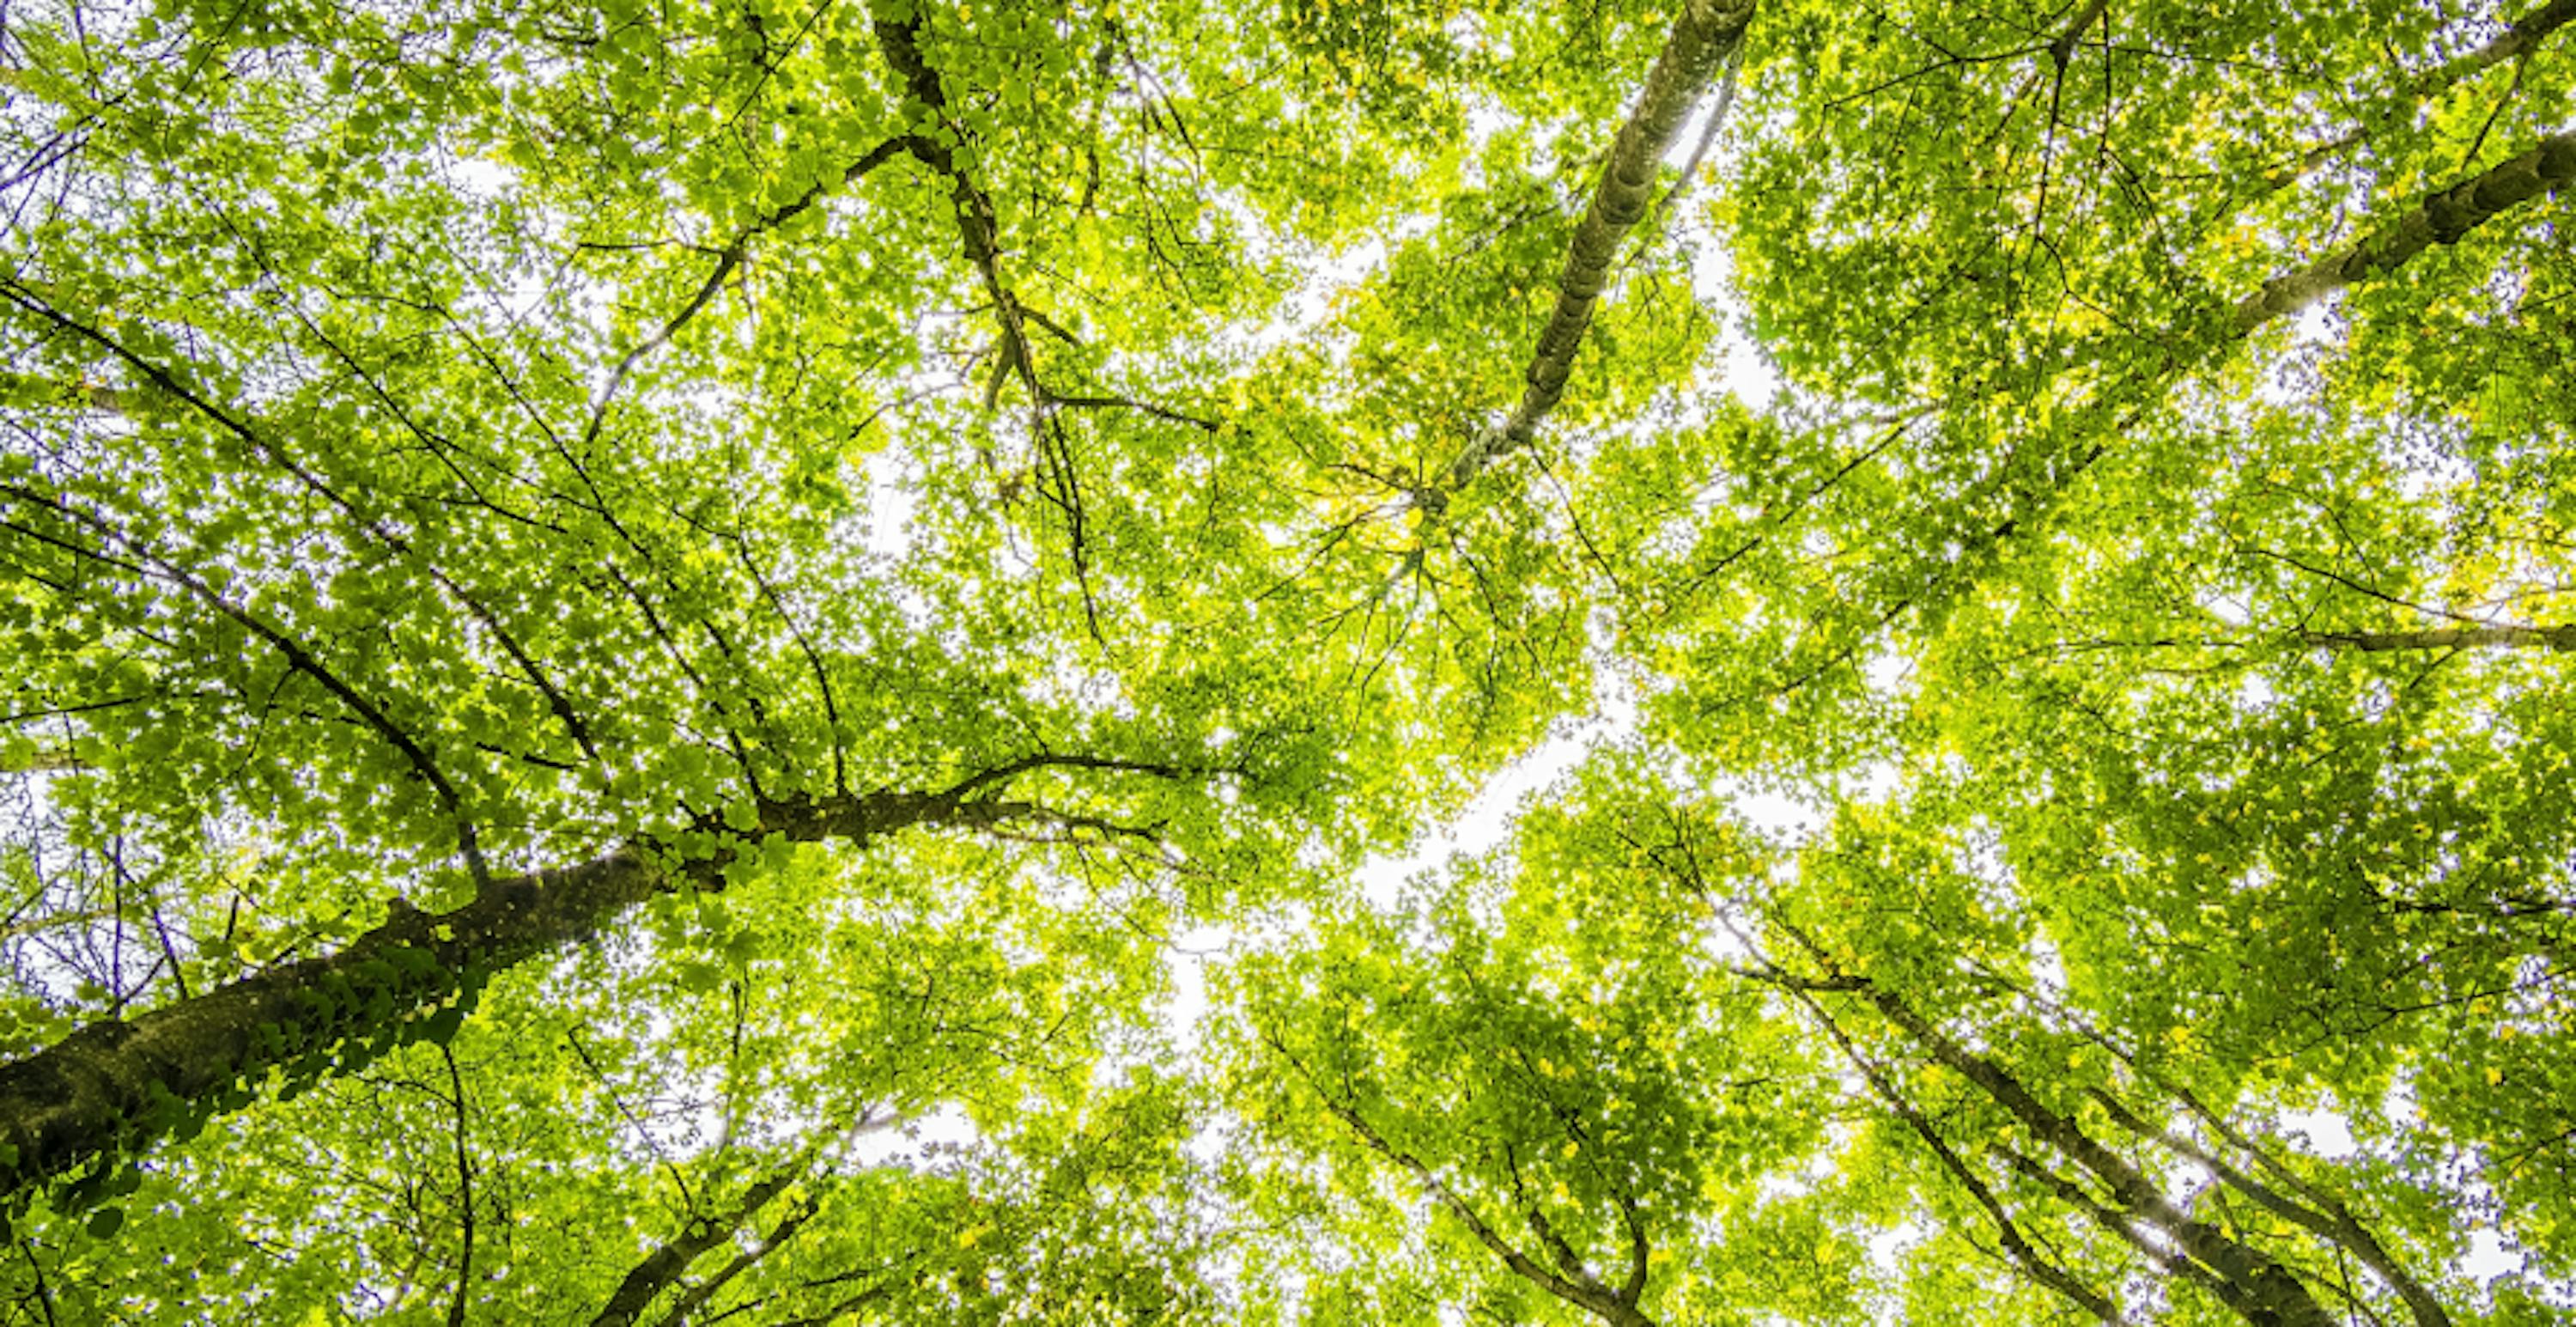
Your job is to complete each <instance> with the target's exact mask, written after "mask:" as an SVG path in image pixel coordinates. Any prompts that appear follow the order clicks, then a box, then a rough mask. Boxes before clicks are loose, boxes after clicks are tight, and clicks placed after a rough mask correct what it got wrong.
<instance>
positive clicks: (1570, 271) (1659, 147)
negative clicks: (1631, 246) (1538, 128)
mask: <svg viewBox="0 0 2576 1327" xmlns="http://www.w3.org/2000/svg"><path fill="white" fill-rule="evenodd" d="M1753 8H1754V7H1753V4H1752V0H1685V3H1684V4H1683V5H1682V14H1681V18H1680V19H1679V20H1678V21H1676V22H1675V23H1674V24H1673V32H1672V36H1671V37H1670V38H1668V39H1667V40H1666V41H1665V43H1664V50H1663V54H1661V55H1659V56H1657V57H1656V58H1655V67H1654V69H1653V70H1652V71H1650V72H1649V73H1648V74H1647V75H1646V87H1645V91H1643V92H1642V93H1640V94H1638V97H1637V108H1636V109H1635V110H1634V111H1632V112H1630V114H1629V116H1628V120H1627V123H1625V124H1622V125H1620V126H1619V136H1618V139H1617V140H1616V141H1615V142H1614V143H1613V144H1612V145H1611V148H1610V163H1609V165H1608V166H1606V167H1604V168H1603V169H1602V172H1601V183H1600V184H1599V185H1598V186H1597V187H1596V188H1595V189H1594V190H1593V193H1592V205H1591V207H1590V208H1588V209H1587V210H1586V211H1585V212H1584V214H1583V220H1582V222H1581V224H1579V225H1577V226H1576V227H1575V231H1574V243H1573V245H1572V247H1571V248H1570V249H1569V250H1568V251H1567V253H1566V255H1565V271H1564V272H1563V274H1562V275H1560V276H1558V277H1557V280H1556V308H1555V309H1554V310H1553V311H1551V312H1550V313H1549V314H1548V319H1547V326H1546V328H1544V329H1543V330H1541V331H1540V332H1539V337H1538V347H1537V349H1536V351H1535V352H1533V353H1532V354H1531V356H1530V365H1529V370H1528V373H1527V374H1526V375H1525V378H1526V381H1525V383H1524V386H1523V388H1522V391H1521V400H1520V405H1519V407H1518V408H1517V409H1515V410H1513V411H1512V415H1511V418H1510V419H1509V420H1507V421H1505V422H1504V424H1503V426H1502V427H1501V428H1498V429H1496V430H1494V431H1493V432H1491V433H1489V434H1486V435H1485V436H1483V437H1481V438H1478V439H1476V440H1475V442H1473V443H1472V444H1470V445H1469V446H1468V448H1467V450H1466V451H1465V452H1464V453H1462V454H1461V455H1460V456H1459V457H1458V459H1457V460H1456V461H1455V462H1454V463H1452V464H1451V465H1450V467H1449V474H1448V476H1447V478H1446V480H1445V481H1444V483H1443V484H1442V491H1443V492H1455V491H1456V490H1458V489H1460V488H1464V487H1465V486H1466V485H1468V484H1469V483H1471V482H1473V481H1474V480H1475V478H1476V476H1477V475H1479V474H1482V473H1483V472H1484V470H1485V468H1486V467H1488V466H1490V465H1492V464H1493V463H1494V462H1496V461H1498V460H1500V459H1502V458H1503V457H1505V456H1508V455H1510V454H1511V453H1512V452H1514V451H1517V450H1519V449H1521V448H1523V447H1526V446H1528V445H1529V443H1530V440H1531V439H1532V438H1533V437H1535V436H1536V435H1537V433H1538V426H1539V424H1540V422H1541V421H1543V420H1545V419H1546V418H1547V416H1548V413H1549V412H1550V411H1552V410H1554V409H1556V405H1557V402H1559V401H1561V400H1563V399H1564V398H1565V381H1566V379H1567V378H1568V377H1570V376H1571V375H1572V374H1573V372H1574V353H1575V351H1576V350H1578V349H1580V348H1581V347H1582V345H1583V334H1584V332H1585V330H1586V329H1588V328H1590V327H1591V325H1592V310H1593V307H1594V306H1595V305H1597V304H1599V303H1600V301H1601V288H1602V287H1603V286H1604V285H1607V284H1608V283H1609V279H1610V264H1611V262H1612V260H1613V259H1615V258H1616V257H1617V256H1618V253H1619V243H1620V241H1622V240H1624V239H1626V238H1627V236H1628V232H1629V231H1630V230H1631V229H1632V228H1634V227H1635V226H1636V224H1637V220H1638V218H1640V217H1642V216H1644V215H1645V212H1646V205H1647V204H1648V203H1649V202H1652V201H1653V199H1654V187H1655V177H1656V176H1657V174H1658V173H1660V171H1661V169H1662V166H1663V159H1664V153H1665V152H1666V151H1667V150H1669V149H1670V148H1671V147H1672V143H1673V138H1674V136H1675V135H1676V134H1679V133H1680V132H1681V127H1682V122H1683V121H1685V120H1687V119H1689V118H1690V112H1691V107H1693V106H1694V105H1697V104H1698V102H1699V98H1700V94H1701V93H1703V92H1705V91H1706V90H1707V88H1708V84H1709V81H1710V79H1712V78H1713V77H1715V75H1716V73H1717V70H1718V66H1720V65H1722V64H1724V63H1725V62H1726V60H1727V58H1728V57H1729V56H1732V55H1733V54H1734V53H1735V52H1736V50H1737V49H1738V48H1739V47H1741V46H1742V45H1743V44H1744V29H1745V26H1746V25H1747V24H1749V23H1751V22H1752V20H1753Z"/></svg>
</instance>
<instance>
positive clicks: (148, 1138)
mask: <svg viewBox="0 0 2576 1327" xmlns="http://www.w3.org/2000/svg"><path fill="white" fill-rule="evenodd" d="M992 777H993V776H991V775H986V776H978V779H976V780H970V781H969V782H968V783H966V784H961V785H959V786H958V788H955V789H952V790H950V791H948V792H946V793H920V792H910V791H892V792H879V793H873V794H869V795H866V796H859V797H838V798H828V799H796V800H793V801H777V802H771V803H768V804H765V805H764V806H763V807H762V808H761V816H760V828H759V830H758V831H756V834H767V833H777V834H782V835H784V836H786V837H787V838H788V839H790V840H792V841H795V842H800V843H816V842H824V841H828V840H840V841H849V842H853V843H864V842H866V841H867V840H869V839H871V838H874V837H876V836H878V835H880V834H885V833H890V832H892V831H894V830H897V829H901V828H905V827H907V826H913V825H946V826H958V827H982V826H990V825H993V824H996V823H999V822H1001V821H1005V820H1011V819H1017V818H1022V817H1026V816H1031V815H1042V814H1044V813H1043V812H1041V811H1040V810H1039V809H1038V808H1036V807H1034V806H1031V805H1029V804H1027V803H1024V802H1014V801H1003V800H999V799H997V798H993V797H977V796H972V795H970V794H971V793H972V792H973V790H974V789H976V788H979V787H984V786H989V780H990V779H991V778H992ZM1003 777H1007V775H1004V776H1003ZM721 865H722V861H721V858H710V859H706V860H699V861H693V862H688V863H684V864H683V865H682V866H681V867H680V868H679V869H678V870H677V871H676V872H674V871H671V870H666V869H664V868H662V867H660V866H657V865H655V864H654V863H653V862H652V861H651V860H650V858H649V857H648V855H647V853H646V852H645V850H644V849H642V848H639V847H636V846H633V845H629V846H626V847H621V848H618V849H617V850H615V851H613V852H610V853H607V854H606V855H604V856H600V857H595V858H592V859H591V860H589V861H586V862H580V863H577V864H574V865H571V866H565V867H557V868H551V869H547V870H540V871H532V872H529V873H527V874H525V875H519V876H509V877H501V878H497V879H495V880H493V881H492V882H491V883H490V885H489V886H488V887H486V888H485V889H483V890H482V891H480V892H479V893H478V894H477V896H476V897H475V898H474V900H473V901H472V902H470V903H467V904H465V905H464V906H462V907H458V908H455V909H453V910H451V911H447V912H441V913H424V912H420V911H418V910H416V909H413V908H410V907H408V906H406V905H403V904H400V903H399V902H397V904H396V906H395V909H394V915H393V916H392V917H391V918H390V919H389V920H387V921H386V922H385V923H384V924H383V925H381V926H378V927H376V928H375V929H374V930H371V931H368V932H366V933H365V934H363V935H360V936H359V937H358V938H357V939H355V940H353V941H351V942H350V943H349V945H348V946H347V947H346V948H344V949H342V950H340V951H339V952H337V953H334V954H330V955H327V956H324V957H320V958H309V959H302V960H298V961H296V962H292V963H282V964H279V965H277V966H275V967H272V968H269V969H267V970H265V971H263V972H260V973H258V974H257V975H255V976H250V977H244V978H242V979H241V980H239V981H235V982H232V983H230V984H229V985H225V986H219V987H216V988H215V989H213V990H210V991H206V992H204V993H202V994H200V995H196V996H193V997H190V998H186V999H181V1000H178V1001H175V1002H173V1003H171V1004H168V1005H165V1006H162V1007H161V1008H158V1009H155V1010H152V1011H151V1012H149V1013H145V1014H141V1015H138V1016H136V1017H134V1018H131V1019H124V1020H114V1019H111V1020H105V1021H101V1022H97V1023H92V1024H90V1025H88V1026H87V1027H84V1028H82V1029H80V1030H79V1031H77V1032H74V1033H72V1034H71V1035H70V1036H67V1037H65V1038H63V1039H62V1040H61V1041H59V1042H56V1043H55V1044H54V1045H52V1046H49V1047H47V1048H45V1049H44V1050H41V1051H38V1052H36V1053H35V1054H33V1055H30V1056H27V1057H25V1058H23V1059H20V1060H16V1061H14V1062H11V1063H9V1064H6V1065H0V1197H6V1196H10V1195H16V1194H20V1193H23V1192H25V1191H27V1190H30V1189H33V1188H34V1187H36V1186H37V1185H40V1184H43V1183H46V1182H48V1181H53V1180H59V1179H62V1178H64V1177H66V1176H69V1175H71V1174H72V1173H73V1172H74V1171H75V1170H77V1169H79V1168H80V1167H82V1166H83V1165H84V1164H87V1163H90V1162H100V1163H102V1164H101V1165H100V1166H99V1167H98V1168H97V1170H96V1171H94V1172H93V1173H92V1174H91V1175H89V1176H88V1177H86V1178H85V1179H83V1180H82V1181H81V1182H80V1183H79V1184H78V1185H76V1186H75V1192H74V1194H73V1198H74V1201H75V1205H76V1206H78V1205H86V1202H88V1201H94V1200H95V1199H96V1198H97V1196H98V1195H99V1192H100V1190H101V1188H102V1187H103V1185H104V1183H105V1181H106V1179H107V1176H106V1174H105V1172H106V1171H107V1170H108V1169H109V1167H108V1166H107V1165H106V1164H104V1163H106V1162H107V1161H109V1160H111V1159H112V1158H113V1157H114V1156H115V1155H116V1154H117V1153H119V1152H131V1151H136V1150H139V1149H141V1148H142V1147H143V1146H145V1145H147V1144H149V1143H150V1142H152V1141H153V1140H155V1139H158V1138H162V1137H166V1136H169V1135H171V1134H178V1135H181V1136H183V1137H190V1136H194V1134H195V1132H196V1130H197V1127H198V1126H200V1125H202V1124H203V1123H204V1121H205V1120H206V1119H207V1118H209V1117H211V1116H212V1115H214V1114H216V1113H217V1112H219V1111H222V1110H229V1109H234V1108H237V1107H239V1106H241V1105H244V1104H246V1103H247V1102H248V1101H249V1099H250V1096H251V1094H252V1093H253V1092H254V1091H255V1090H257V1089H258V1088H259V1087H260V1086H261V1084H262V1083H263V1081H264V1080H265V1079H266V1078H267V1076H268V1073H269V1071H270V1070H272V1069H284V1070H286V1071H287V1072H288V1074H289V1076H290V1077H312V1076H315V1075H319V1074H321V1073H323V1072H325V1071H328V1070H337V1071H339V1072H346V1071H348V1070H350V1069H354V1068H357V1067H359V1066H361V1065H364V1064H367V1063H369V1062H371V1061H373V1060H375V1059H376V1058H377V1057H379V1056H382V1055H384V1054H385V1053H386V1052H388V1051H390V1050H392V1049H393V1048H394V1047H395V1046H396V1045H398V1044H400V1043H402V1042H405V1041H409V1040H415V1039H418V1038H420V1037H423V1036H435V1037H439V1038H442V1039H443V1038H444V1036H445V1035H446V1034H447V1033H448V1032H450V1031H452V1030H453V1028H454V1027H455V1022H456V1019H457V1018H459V1017H461V1016H462V1014H461V1010H462V1007H463V1006H464V1005H466V1004H468V1003H470V1001H471V1000H472V999H473V998H474V995H475V993H476V991H477V990H479V988H480V986H481V984H482V982H483V981H484V980H485V979H486V978H487V977H489V976H490V975H491V974H493V973H496V972H500V971H502V970H504V969H507V968H510V967H513V966H516V965H517V964H520V963H523V962H526V961H527V960H529V959H531V958H534V957H537V956H539V955H541V954H547V953H551V952H554V951H556V950H558V949H561V948H563V947H565V946H567V945H571V944H575V943H578V942H580V941H582V940H585V939H587V938H589V937H590V936H592V935H594V934H596V933H597V932H598V931H599V930H600V929H601V928H602V927H603V926H606V925H607V924H608V923H609V922H611V921H613V920H615V919H616V917H617V916H618V915H619V914H621V913H623V912H624V911H626V909H628V908H630V907H632V906H634V905H635V904H637V903H640V902H642V901H644V900H645V899H647V898H649V897H651V896H652V895H654V894H657V893H661V892H664V891H667V890H672V889H677V888H681V887H683V886H693V887H697V888H709V889H713V888H721V887H722V877H721V875H720V868H721ZM451 1009H453V1010H456V1011H457V1012H454V1013H442V1011H444V1010H451Z"/></svg>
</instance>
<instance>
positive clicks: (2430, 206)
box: [2235, 130, 2576, 334]
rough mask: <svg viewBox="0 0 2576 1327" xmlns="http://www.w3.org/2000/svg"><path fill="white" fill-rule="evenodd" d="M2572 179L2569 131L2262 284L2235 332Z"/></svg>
mask: <svg viewBox="0 0 2576 1327" xmlns="http://www.w3.org/2000/svg"><path fill="white" fill-rule="evenodd" d="M2571 182H2576V130H2568V131H2566V132H2563V133H2557V134H2552V135H2550V136H2549V137H2547V138H2544V139H2542V140H2540V143H2539V145H2538V146H2535V147H2533V148H2532V149H2531V150H2530V151H2527V152H2524V153H2522V154H2521V155H2519V156H2515V157H2512V158H2509V159H2507V160H2504V161H2501V162H2498V163H2496V164H2495V165H2493V166H2490V167H2488V168H2487V169H2486V170H2484V171H2481V172H2479V173H2478V174H2476V175H2473V176H2471V177H2469V178H2468V179H2466V180H2463V181H2461V182H2459V183H2458V184H2455V185H2452V186H2451V187H2450V188H2447V189H2443V190H2441V191H2439V192H2437V193H2433V194H2429V195H2427V196H2426V197H2425V198H2424V200H2423V201H2421V202H2419V203H2417V204H2416V205H2415V206H2413V207H2411V208H2408V209H2407V210H2406V211H2405V212H2403V213H2401V214H2399V216H2398V217H2397V218H2396V219H2395V220H2394V221H2391V222H2390V223H2388V224H2387V225H2385V226H2382V227H2381V228H2379V229H2378V230H2376V231H2374V232H2372V233H2370V234H2368V235H2365V236H2363V237H2362V238H2360V239H2358V240H2355V241H2353V242H2352V243H2351V244H2349V245H2346V246H2345V247H2343V248H2341V249H2338V250H2336V251H2335V252H2333V253H2330V254H2327V255H2326V256H2325V257H2323V258H2320V259H2318V260H2317V261H2315V262H2314V263H2311V264H2309V265H2308V266H2307V267H2305V268H2302V269H2300V270H2299V271H2296V272H2289V273H2284V274H2283V275H2280V276H2276V277H2274V278H2272V279H2271V280H2269V281H2266V282H2264V283H2263V288H2262V289H2261V290H2259V291H2256V292H2255V293H2253V294H2251V295H2248V296H2246V297H2245V298H2244V299H2243V300H2242V301H2240V302H2239V303H2238V304H2237V306H2236V320H2235V326H2236V330H2237V332H2238V333H2239V334H2242V333H2246V332H2251V331H2253V330H2254V329H2255V328H2257V327H2260V326H2262V325H2263V324H2265V323H2267V322H2270V321H2271V320H2273V319H2275V318H2282V317H2287V316H2288V315H2290V314H2293V313H2297V312H2298V311H2300V310H2301V309H2304V308H2306V307H2308V306H2309V305H2311V304H2314V303H2316V302H2317V301H2318V300H2321V299H2324V298H2325V297H2326V296H2328V295H2330V294H2333V293H2334V292H2335V291H2338V290H2341V289H2343V288H2344V287H2346V286H2349V285H2352V284H2354V283H2356V282H2359V281H2365V280H2368V279H2370V278H2371V277H2375V276H2379V275H2381V274H2383V273H2386V272H2391V271H2395V270H2396V269H2397V268H2398V267H2399V266H2401V265H2403V264H2404V263H2405V262H2406V261H2407V260H2408V259H2410V258H2413V257H2414V256H2415V255H2417V254H2420V253H2422V252H2424V251H2425V250H2426V249H2429V248H2431V247H2433V246H2434V245H2436V244H2457V243H2459V242H2460V240H2461V239H2462V238H2464V237H2465V236H2467V235H2468V233H2469V232H2470V231H2472V230H2475V229H2477V228H2478V227H2479V226H2482V225H2485V224H2486V223H2487V222H2489V221H2492V220H2494V219H2495V218H2496V217H2497V216H2498V215H2499V214H2501V213H2503V212H2505V211H2506V210H2508V209H2510V208H2512V207H2513V206H2515V205H2516V204H2519V203H2523V202H2526V201H2528V200H2530V199H2532V198H2536V197H2538V196H2539V195H2541V194H2543V193H2546V192H2548V191H2550V190H2553V189H2560V188H2564V187H2566V186H2567V185H2568V184H2569V183H2571Z"/></svg>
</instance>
